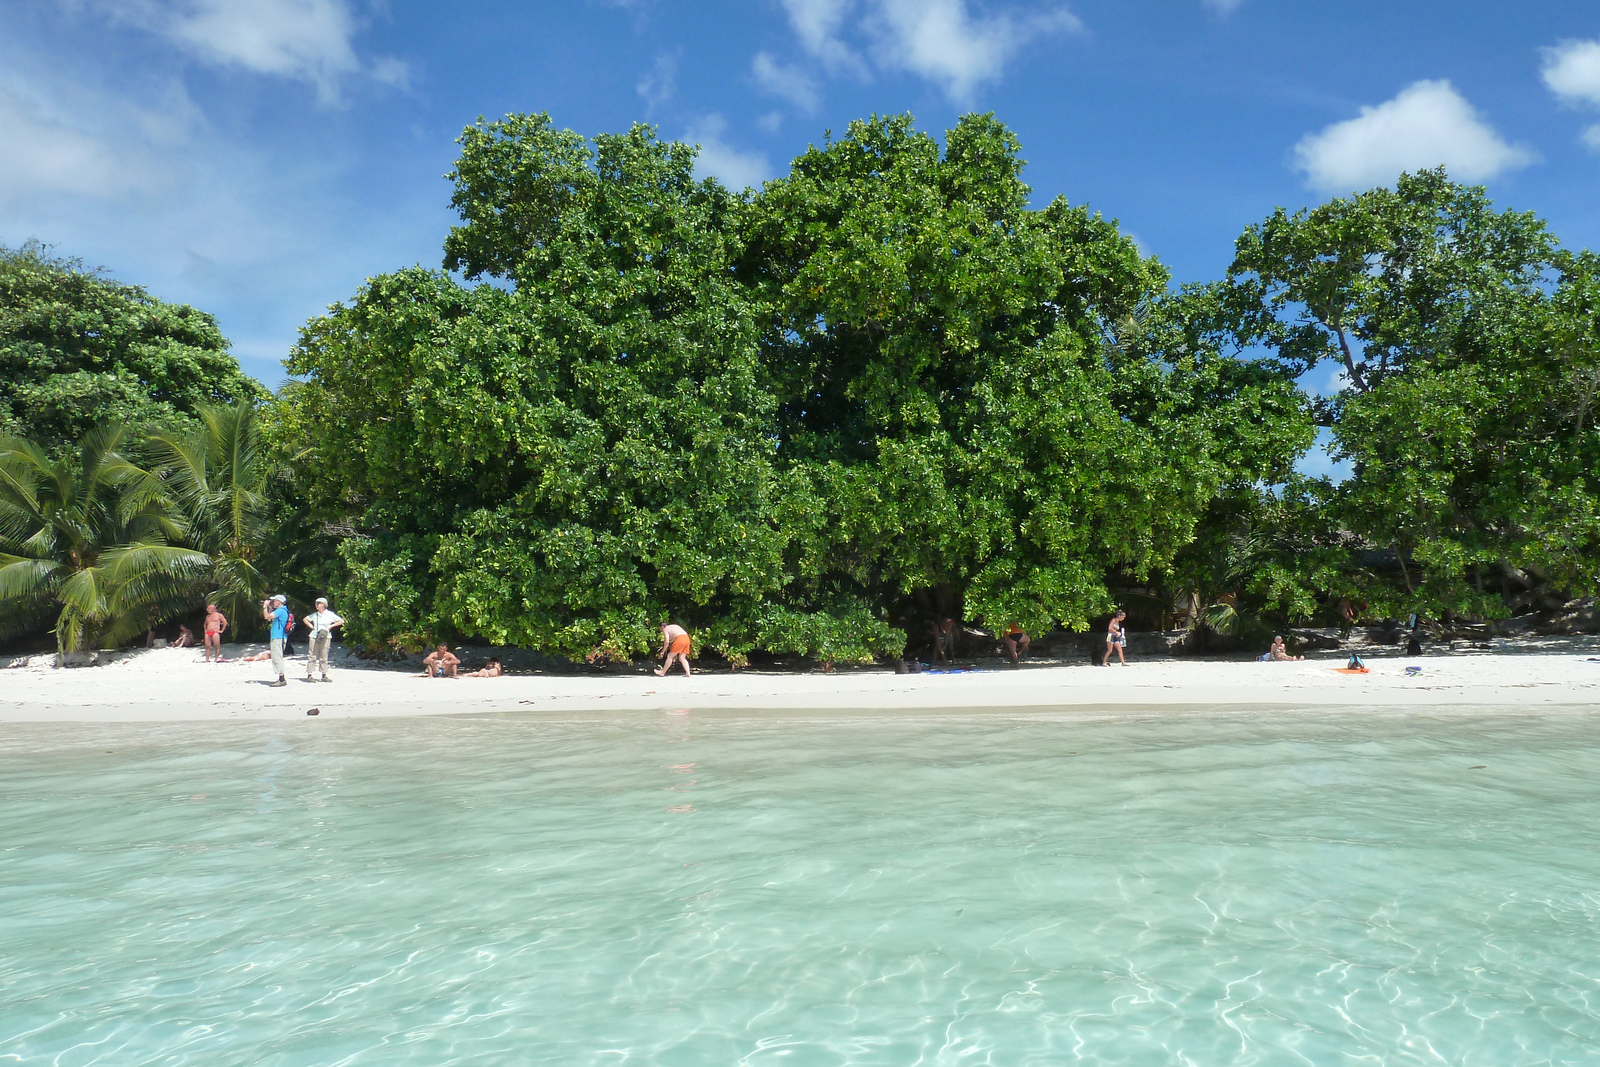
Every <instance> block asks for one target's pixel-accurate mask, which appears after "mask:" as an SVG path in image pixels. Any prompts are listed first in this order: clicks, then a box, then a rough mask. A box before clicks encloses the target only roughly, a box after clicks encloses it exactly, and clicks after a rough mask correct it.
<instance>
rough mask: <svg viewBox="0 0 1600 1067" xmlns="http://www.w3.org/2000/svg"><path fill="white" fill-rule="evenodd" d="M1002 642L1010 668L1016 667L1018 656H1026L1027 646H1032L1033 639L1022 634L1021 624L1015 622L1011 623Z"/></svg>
mask: <svg viewBox="0 0 1600 1067" xmlns="http://www.w3.org/2000/svg"><path fill="white" fill-rule="evenodd" d="M1004 641H1005V646H1006V655H1008V656H1010V657H1011V665H1012V666H1016V664H1017V657H1018V656H1019V655H1021V656H1026V655H1027V654H1028V646H1029V645H1031V644H1033V639H1032V638H1030V637H1029V636H1028V635H1027V634H1026V633H1024V632H1023V630H1022V624H1021V623H1016V622H1013V623H1012V624H1011V628H1010V629H1008V630H1007V631H1006V635H1005V638H1004Z"/></svg>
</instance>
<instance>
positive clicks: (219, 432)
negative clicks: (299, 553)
mask: <svg viewBox="0 0 1600 1067" xmlns="http://www.w3.org/2000/svg"><path fill="white" fill-rule="evenodd" d="M198 415H199V419H200V421H199V424H198V425H197V426H194V427H193V428H191V429H187V430H182V431H178V432H169V431H162V430H158V431H156V432H154V433H152V434H151V435H150V436H149V437H148V438H147V439H146V449H147V450H148V452H149V453H150V458H151V459H152V460H153V463H152V469H153V470H154V471H155V473H156V474H157V475H158V477H159V478H160V479H161V484H162V487H163V492H164V493H165V494H166V496H167V497H168V498H169V499H170V500H171V501H172V503H173V504H174V506H175V507H176V510H177V513H178V515H179V516H181V520H182V536H183V540H184V543H185V544H186V545H188V547H190V548H192V549H195V550H197V551H200V552H203V553H205V555H206V557H207V559H208V560H209V568H210V572H209V580H210V583H211V585H212V589H211V590H210V591H209V593H208V598H209V599H210V600H212V601H214V602H216V603H217V605H218V606H219V607H221V608H222V609H223V611H224V612H225V613H226V614H228V615H229V616H230V617H233V618H236V619H241V620H242V619H244V618H246V617H247V614H246V613H248V612H249V611H250V609H251V608H252V607H254V605H255V604H257V603H258V602H259V601H260V599H261V597H262V596H264V595H265V593H266V585H267V582H266V578H265V577H264V576H263V575H262V573H261V571H260V570H259V569H258V567H257V563H258V561H259V559H260V553H261V549H262V546H263V545H265V543H266V541H267V514H268V507H269V504H270V502H269V500H268V497H267V483H268V480H269V478H270V476H271V469H270V466H269V464H268V461H267V457H266V449H265V444H264V442H263V441H262V438H261V432H260V426H259V423H258V421H257V418H256V408H255V405H254V404H251V403H248V402H241V403H238V404H216V405H210V406H205V407H202V408H200V409H199V412H198Z"/></svg>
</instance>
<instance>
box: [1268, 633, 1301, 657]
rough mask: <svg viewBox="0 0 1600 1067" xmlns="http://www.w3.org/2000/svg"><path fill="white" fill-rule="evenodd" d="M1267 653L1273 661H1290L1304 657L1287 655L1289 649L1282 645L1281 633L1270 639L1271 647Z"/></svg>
mask: <svg viewBox="0 0 1600 1067" xmlns="http://www.w3.org/2000/svg"><path fill="white" fill-rule="evenodd" d="M1267 655H1268V656H1271V657H1272V661H1273V662H1274V663H1292V662H1294V661H1295V660H1300V659H1305V657H1304V656H1291V655H1289V649H1288V647H1287V646H1286V645H1284V643H1283V637H1282V635H1279V636H1277V637H1274V638H1273V639H1272V648H1271V650H1270V651H1268V652H1267Z"/></svg>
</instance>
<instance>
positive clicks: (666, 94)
mask: <svg viewBox="0 0 1600 1067" xmlns="http://www.w3.org/2000/svg"><path fill="white" fill-rule="evenodd" d="M634 88H635V89H636V90H637V91H638V93H639V95H640V96H641V97H643V98H644V102H645V106H646V107H647V108H649V109H651V110H654V109H655V108H658V107H660V106H661V105H662V104H664V103H666V102H667V101H668V100H671V99H672V94H673V93H674V92H676V91H677V88H678V53H677V52H663V53H661V55H659V56H657V57H656V61H655V64H654V65H653V66H651V68H650V69H649V70H648V71H646V72H645V75H644V77H642V78H640V79H639V84H638V85H636V86H634Z"/></svg>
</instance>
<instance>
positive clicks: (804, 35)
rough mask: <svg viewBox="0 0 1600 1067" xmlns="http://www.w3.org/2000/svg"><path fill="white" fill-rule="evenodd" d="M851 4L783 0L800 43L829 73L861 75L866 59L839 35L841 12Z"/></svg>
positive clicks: (834, 0) (853, 1)
mask: <svg viewBox="0 0 1600 1067" xmlns="http://www.w3.org/2000/svg"><path fill="white" fill-rule="evenodd" d="M855 7H856V0H783V9H784V11H786V12H787V13H788V15H789V25H790V26H791V27H792V28H793V29H794V33H795V36H796V37H798V38H800V47H802V48H804V49H805V50H806V52H807V53H809V54H810V55H811V56H812V57H814V58H815V59H817V60H819V61H820V62H821V63H822V65H823V67H824V69H826V70H827V71H828V73H830V74H838V73H841V72H842V73H848V74H854V75H856V76H857V77H862V78H864V77H866V76H867V65H866V63H864V62H863V61H862V59H861V57H860V56H859V55H857V54H856V53H855V52H854V51H852V50H851V49H850V48H849V47H847V46H846V45H845V43H844V42H843V40H841V39H840V31H841V30H842V29H843V28H844V20H845V16H846V15H848V14H850V13H851V11H852V9H853V8H855Z"/></svg>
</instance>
